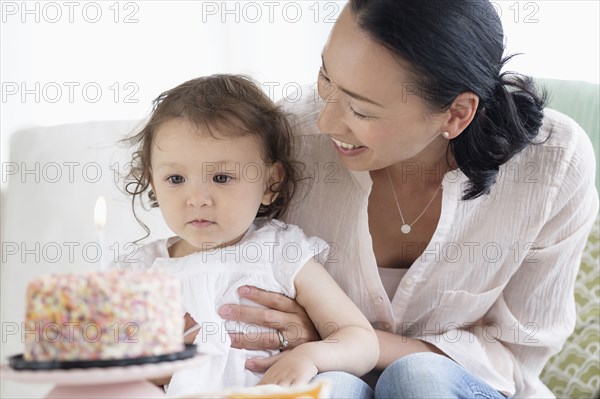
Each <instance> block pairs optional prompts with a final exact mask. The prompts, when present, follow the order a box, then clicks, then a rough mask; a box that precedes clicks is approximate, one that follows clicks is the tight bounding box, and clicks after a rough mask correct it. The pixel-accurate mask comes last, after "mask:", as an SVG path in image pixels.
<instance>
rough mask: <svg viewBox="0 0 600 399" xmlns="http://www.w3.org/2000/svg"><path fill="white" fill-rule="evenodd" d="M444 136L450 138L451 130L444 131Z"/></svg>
mask: <svg viewBox="0 0 600 399" xmlns="http://www.w3.org/2000/svg"><path fill="white" fill-rule="evenodd" d="M442 136H444V138H445V139H449V138H450V132H444V133H442Z"/></svg>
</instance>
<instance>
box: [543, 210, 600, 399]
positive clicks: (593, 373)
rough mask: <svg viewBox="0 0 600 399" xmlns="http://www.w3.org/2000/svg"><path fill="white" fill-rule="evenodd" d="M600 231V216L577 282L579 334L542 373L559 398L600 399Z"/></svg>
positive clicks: (576, 334) (584, 253) (545, 381)
mask: <svg viewBox="0 0 600 399" xmlns="http://www.w3.org/2000/svg"><path fill="white" fill-rule="evenodd" d="M599 231H600V217H597V218H596V223H595V225H594V227H593V228H592V232H591V233H590V236H589V239H588V242H587V244H586V247H585V250H584V251H583V258H582V260H581V267H580V269H579V274H578V275H577V280H576V282H575V301H576V303H577V323H576V325H575V331H574V332H573V334H572V335H571V336H570V337H569V339H568V340H567V343H566V344H565V346H564V348H563V349H562V351H560V352H559V353H558V354H557V355H555V356H554V357H552V358H551V359H550V361H549V362H548V363H547V364H546V367H545V368H544V371H543V372H542V381H544V383H545V384H546V385H547V386H548V387H549V388H550V389H551V390H552V391H553V392H554V393H555V394H556V396H557V397H559V398H598V397H600V302H599V300H600V299H599V298H600V270H599V269H598V262H599V261H600V237H599V235H600V234H599Z"/></svg>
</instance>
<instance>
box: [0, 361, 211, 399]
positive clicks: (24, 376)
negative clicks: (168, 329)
mask: <svg viewBox="0 0 600 399" xmlns="http://www.w3.org/2000/svg"><path fill="white" fill-rule="evenodd" d="M208 359H209V356H207V355H203V354H196V355H195V356H194V357H192V358H189V359H185V360H175V361H165V362H161V363H149V364H142V365H134V366H122V367H101V368H100V367H98V368H87V369H68V370H61V369H55V370H15V369H13V368H12V367H10V366H9V365H7V364H3V365H2V366H0V367H1V371H2V372H1V373H0V374H1V376H2V378H3V379H10V380H13V381H19V382H34V383H44V384H55V387H54V388H53V389H52V390H51V391H50V392H49V393H48V394H47V395H46V396H45V397H46V398H47V399H58V398H61V399H106V398H115V399H131V398H163V397H164V396H165V393H164V391H163V390H162V389H160V388H158V387H157V386H156V385H154V384H152V383H151V382H149V381H146V380H148V379H152V378H160V377H165V376H169V375H171V374H173V373H174V372H176V371H178V370H181V369H183V368H189V367H196V366H199V365H201V364H202V363H204V362H206V361H208Z"/></svg>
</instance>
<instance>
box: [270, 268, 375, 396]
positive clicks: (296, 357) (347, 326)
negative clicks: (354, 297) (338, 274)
mask: <svg viewBox="0 0 600 399" xmlns="http://www.w3.org/2000/svg"><path fill="white" fill-rule="evenodd" d="M295 286H296V292H297V296H296V301H297V302H298V303H299V304H300V305H301V306H303V307H304V309H306V312H307V313H308V315H309V316H310V318H311V320H312V321H313V323H314V325H315V327H316V328H317V330H318V331H319V334H320V335H321V338H322V339H323V340H322V341H316V342H309V343H306V344H302V345H300V346H298V347H296V348H294V349H293V350H292V351H290V353H289V354H287V355H286V356H283V357H282V359H281V360H279V361H278V362H277V363H275V364H274V365H273V366H271V368H269V370H268V371H267V372H266V373H265V375H264V377H263V379H262V380H261V384H279V385H291V384H301V383H306V382H309V381H310V380H311V379H312V377H314V376H315V375H316V374H317V373H322V372H325V371H345V372H348V373H352V374H354V375H357V376H361V375H363V374H365V373H367V372H369V371H370V370H371V369H372V368H373V367H374V366H375V364H376V362H377V359H378V358H379V344H378V341H377V336H376V335H375V331H374V330H373V328H372V327H371V325H370V324H369V322H368V321H367V319H366V318H365V316H364V315H363V314H362V312H361V311H360V310H359V309H358V308H357V307H356V305H354V303H353V302H352V301H351V300H350V298H348V297H347V296H346V294H345V293H344V292H343V291H342V289H341V288H340V287H339V286H338V285H337V284H336V282H335V281H334V280H333V278H332V277H331V276H330V275H329V273H327V271H326V270H325V269H324V268H323V266H321V265H320V264H319V263H317V262H315V261H314V260H312V259H311V260H310V261H308V262H307V264H306V265H305V266H304V267H303V268H302V269H301V270H300V272H299V273H298V275H297V276H296V280H295Z"/></svg>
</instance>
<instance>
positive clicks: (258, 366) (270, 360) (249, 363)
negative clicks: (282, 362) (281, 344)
mask: <svg viewBox="0 0 600 399" xmlns="http://www.w3.org/2000/svg"><path fill="white" fill-rule="evenodd" d="M288 353H289V352H281V353H278V354H277V355H274V356H269V357H264V358H260V357H253V358H250V359H248V360H246V368H247V369H248V370H250V371H254V372H257V373H264V372H266V371H267V370H268V369H269V367H271V366H272V365H274V364H275V363H276V362H277V361H278V360H279V359H281V358H283V357H284V356H287V354H288Z"/></svg>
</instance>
